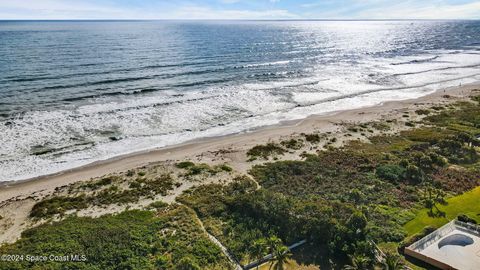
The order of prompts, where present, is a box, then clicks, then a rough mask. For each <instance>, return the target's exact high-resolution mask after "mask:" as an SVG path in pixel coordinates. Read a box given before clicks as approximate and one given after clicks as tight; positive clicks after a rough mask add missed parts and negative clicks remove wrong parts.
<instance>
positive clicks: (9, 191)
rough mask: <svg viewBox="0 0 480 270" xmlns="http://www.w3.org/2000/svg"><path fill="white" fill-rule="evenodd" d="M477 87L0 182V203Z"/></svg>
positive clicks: (331, 128)
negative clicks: (148, 165)
mask: <svg viewBox="0 0 480 270" xmlns="http://www.w3.org/2000/svg"><path fill="white" fill-rule="evenodd" d="M479 86H480V83H473V84H468V85H464V86H460V87H451V88H446V89H441V90H438V91H436V92H434V93H432V94H429V95H426V96H423V97H420V98H415V99H410V100H403V101H388V102H384V103H382V104H380V105H376V106H371V107H364V108H359V109H352V110H342V111H336V112H331V113H328V114H325V115H312V116H309V117H307V118H304V119H302V120H293V121H287V122H283V123H280V124H277V125H273V126H266V127H262V128H258V129H257V130H255V131H252V132H248V133H239V134H233V135H224V136H218V137H209V138H202V139H195V140H193V141H189V142H186V143H181V144H177V145H172V146H168V147H164V148H159V149H154V150H148V151H142V152H136V153H132V154H127V155H122V156H117V157H115V158H111V159H107V160H102V161H97V162H93V163H90V164H88V165H85V166H81V167H77V168H73V169H69V170H65V171H62V172H59V173H55V174H50V175H44V176H39V177H35V178H30V179H25V180H19V181H7V182H2V183H0V201H6V200H9V199H11V198H14V197H17V196H26V195H29V194H32V193H36V192H40V191H48V190H53V189H55V188H56V187H60V186H64V185H68V184H71V183H74V182H78V181H84V180H89V179H91V178H95V177H100V176H103V175H106V174H109V173H115V172H121V171H127V170H129V169H134V168H138V167H142V166H145V165H147V164H149V163H154V162H161V161H172V160H186V159H188V160H192V161H202V162H203V160H202V158H203V156H204V154H205V153H212V152H215V151H219V150H222V149H236V150H241V151H246V150H248V149H250V148H251V147H253V146H255V145H258V144H263V143H266V142H269V141H272V140H275V139H279V138H283V137H288V136H291V135H292V134H299V133H311V132H335V131H336V130H337V128H338V127H337V124H338V123H342V122H361V121H375V120H380V119H382V117H384V116H385V115H387V114H390V115H393V116H394V117H395V116H396V117H398V119H400V118H401V114H402V113H401V110H402V109H405V108H407V107H409V106H414V105H415V104H420V103H436V102H441V100H442V99H443V97H442V96H444V95H446V94H448V95H452V96H459V97H466V96H468V95H469V93H470V91H471V90H473V89H475V88H478V87H479ZM240 159H241V160H239V161H233V163H234V164H233V165H234V167H236V169H237V170H239V171H241V172H246V170H247V169H248V167H249V166H250V164H248V163H246V162H245V160H244V159H243V157H242V158H240Z"/></svg>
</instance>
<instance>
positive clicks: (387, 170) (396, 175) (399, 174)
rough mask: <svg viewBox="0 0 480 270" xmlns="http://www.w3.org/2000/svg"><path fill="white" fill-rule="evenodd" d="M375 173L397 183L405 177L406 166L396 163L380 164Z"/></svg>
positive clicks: (381, 177)
mask: <svg viewBox="0 0 480 270" xmlns="http://www.w3.org/2000/svg"><path fill="white" fill-rule="evenodd" d="M375 174H376V175H377V176H378V177H379V178H380V179H384V180H387V181H390V182H394V183H396V182H399V181H401V180H403V179H404V178H405V168H403V167H401V166H399V165H395V164H385V165H380V166H378V167H377V169H376V170H375Z"/></svg>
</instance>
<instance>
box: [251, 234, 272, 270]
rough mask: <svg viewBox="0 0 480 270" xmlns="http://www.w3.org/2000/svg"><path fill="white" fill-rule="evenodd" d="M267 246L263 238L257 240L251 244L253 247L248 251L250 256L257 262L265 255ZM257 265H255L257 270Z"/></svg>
mask: <svg viewBox="0 0 480 270" xmlns="http://www.w3.org/2000/svg"><path fill="white" fill-rule="evenodd" d="M267 250H268V246H267V241H266V240H265V239H264V238H261V239H258V240H256V241H255V242H253V246H252V247H251V249H250V255H251V256H252V258H254V259H255V260H256V261H257V262H259V261H260V260H261V259H262V258H263V257H264V256H265V254H266V253H267ZM258 267H259V264H257V270H258Z"/></svg>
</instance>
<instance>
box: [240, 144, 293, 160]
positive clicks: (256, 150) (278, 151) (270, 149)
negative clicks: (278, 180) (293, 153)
mask: <svg viewBox="0 0 480 270" xmlns="http://www.w3.org/2000/svg"><path fill="white" fill-rule="evenodd" d="M285 152H287V151H286V150H285V149H284V148H283V147H281V146H279V145H278V144H276V143H267V144H265V145H256V146H254V147H253V148H252V149H250V150H248V152H247V155H248V156H250V157H251V158H252V157H262V158H264V159H268V158H269V157H270V156H277V155H283V154H284V153H285Z"/></svg>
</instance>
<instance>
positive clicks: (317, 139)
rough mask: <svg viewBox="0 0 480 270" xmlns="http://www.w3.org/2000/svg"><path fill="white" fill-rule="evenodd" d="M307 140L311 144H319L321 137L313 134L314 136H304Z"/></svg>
mask: <svg viewBox="0 0 480 270" xmlns="http://www.w3.org/2000/svg"><path fill="white" fill-rule="evenodd" d="M304 136H305V140H306V141H307V142H309V143H319V142H320V135H318V134H315V133H312V134H304Z"/></svg>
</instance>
